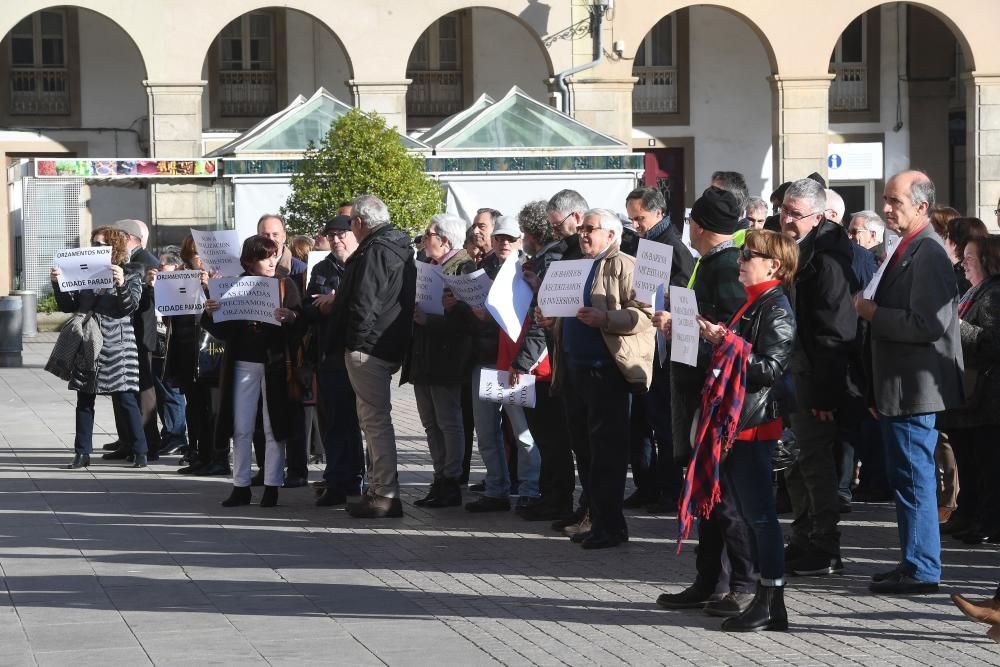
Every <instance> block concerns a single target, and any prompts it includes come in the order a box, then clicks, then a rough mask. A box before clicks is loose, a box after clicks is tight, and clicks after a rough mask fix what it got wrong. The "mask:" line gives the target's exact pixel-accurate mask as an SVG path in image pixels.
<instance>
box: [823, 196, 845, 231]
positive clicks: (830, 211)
mask: <svg viewBox="0 0 1000 667" xmlns="http://www.w3.org/2000/svg"><path fill="white" fill-rule="evenodd" d="M846 210H847V207H846V206H845V205H844V198H843V197H841V196H840V195H838V194H837V193H836V192H834V191H833V190H831V189H830V188H827V189H826V217H827V219H828V220H831V221H833V222H836V223H837V224H838V225H842V224H844V212H845V211H846Z"/></svg>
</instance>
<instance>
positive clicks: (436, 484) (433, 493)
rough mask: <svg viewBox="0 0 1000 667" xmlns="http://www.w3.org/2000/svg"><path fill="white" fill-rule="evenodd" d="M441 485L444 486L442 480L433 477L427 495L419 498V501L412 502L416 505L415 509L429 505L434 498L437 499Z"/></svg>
mask: <svg viewBox="0 0 1000 667" xmlns="http://www.w3.org/2000/svg"><path fill="white" fill-rule="evenodd" d="M443 484H444V479H443V478H441V479H439V478H437V477H435V478H434V481H433V482H431V488H429V489H427V495H426V496H424V497H423V498H421V499H420V500H414V501H413V504H414V505H416V506H417V507H423V506H424V505H428V504H430V503H431V502H432V501H433V500H434V499H435V498H437V497H438V495H440V493H441V487H442V485H443Z"/></svg>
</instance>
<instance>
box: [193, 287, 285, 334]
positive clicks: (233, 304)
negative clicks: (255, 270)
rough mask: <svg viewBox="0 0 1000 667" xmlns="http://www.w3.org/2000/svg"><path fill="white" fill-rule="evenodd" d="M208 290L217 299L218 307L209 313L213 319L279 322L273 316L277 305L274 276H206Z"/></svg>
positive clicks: (276, 288) (217, 320) (221, 320)
mask: <svg viewBox="0 0 1000 667" xmlns="http://www.w3.org/2000/svg"><path fill="white" fill-rule="evenodd" d="M208 293H209V294H210V295H211V297H212V298H213V299H214V300H216V301H218V302H219V310H217V311H215V312H214V313H212V319H213V320H215V321H216V322H225V321H227V320H253V321H255V322H264V323H266V324H277V325H280V324H281V322H279V321H278V320H276V319H274V311H275V310H277V309H278V306H280V305H281V295H280V293H279V291H278V279H277V278H265V277H264V276H243V277H242V278H232V277H230V278H209V279H208Z"/></svg>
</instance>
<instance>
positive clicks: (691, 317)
mask: <svg viewBox="0 0 1000 667" xmlns="http://www.w3.org/2000/svg"><path fill="white" fill-rule="evenodd" d="M670 315H671V328H672V334H671V338H670V361H676V362H678V363H681V364H687V365H688V366H697V365H698V320H697V317H698V299H696V298H695V296H694V290H692V289H688V288H687V287H677V286H676V285H671V286H670Z"/></svg>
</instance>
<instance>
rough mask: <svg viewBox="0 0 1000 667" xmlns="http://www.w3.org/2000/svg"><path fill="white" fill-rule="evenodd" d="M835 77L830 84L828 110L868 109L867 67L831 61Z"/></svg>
mask: <svg viewBox="0 0 1000 667" xmlns="http://www.w3.org/2000/svg"><path fill="white" fill-rule="evenodd" d="M830 67H831V68H832V69H833V73H834V74H836V75H837V78H835V79H834V80H833V83H831V84H830V111H865V110H866V109H868V67H867V66H865V65H858V64H850V65H845V64H842V63H833V64H831V65H830Z"/></svg>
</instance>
